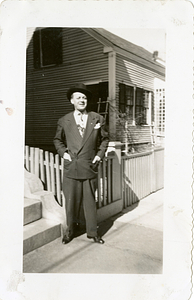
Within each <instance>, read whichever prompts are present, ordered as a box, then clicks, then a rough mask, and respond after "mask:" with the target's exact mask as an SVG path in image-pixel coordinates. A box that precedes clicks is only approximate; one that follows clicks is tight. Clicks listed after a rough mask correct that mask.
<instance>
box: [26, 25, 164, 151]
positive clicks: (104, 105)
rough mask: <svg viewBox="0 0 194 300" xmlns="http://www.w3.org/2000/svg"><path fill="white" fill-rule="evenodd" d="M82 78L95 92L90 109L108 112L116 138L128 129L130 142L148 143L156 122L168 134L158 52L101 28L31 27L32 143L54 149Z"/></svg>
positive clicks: (28, 104) (28, 71)
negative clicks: (68, 94) (58, 127)
mask: <svg viewBox="0 0 194 300" xmlns="http://www.w3.org/2000/svg"><path fill="white" fill-rule="evenodd" d="M155 54H156V53H155ZM78 82H82V83H84V84H86V85H87V86H88V88H89V89H91V91H92V92H93V98H92V101H91V102H90V103H89V104H88V109H89V110H94V111H98V112H99V113H101V114H104V116H105V118H106V120H107V123H108V125H109V133H110V138H111V140H114V141H115V140H117V141H122V142H123V141H125V139H124V137H125V135H126V132H127V142H128V143H129V144H145V143H146V144H148V143H150V142H151V128H152V129H153V124H155V128H154V129H155V132H159V133H160V134H161V135H163V133H164V121H165V98H164V97H165V96H164V82H165V67H164V65H162V64H160V63H159V62H157V57H156V56H155V55H153V54H152V53H150V52H148V51H147V50H145V49H143V48H142V47H139V46H137V45H134V44H132V43H130V42H128V41H126V40H124V39H122V38H120V37H118V36H116V35H114V34H112V33H110V32H108V31H106V30H104V29H102V28H100V29H99V28H68V27H65V28H53V27H48V28H28V30H27V57H26V124H25V126H26V128H25V132H26V141H25V143H26V144H27V145H29V146H33V147H39V148H42V149H44V150H49V151H55V150H54V147H53V137H54V135H55V131H56V125H57V120H58V119H59V118H60V117H62V116H63V115H64V114H66V113H69V112H70V111H72V109H73V107H72V105H71V103H70V102H69V101H68V99H67V97H66V92H67V89H68V88H69V87H70V86H72V85H73V84H75V83H78ZM161 112H162V114H161ZM125 113H126V115H125ZM123 116H125V117H123ZM124 118H125V119H126V118H127V120H128V122H125V121H124V122H123V120H124ZM122 122H123V123H122ZM126 124H127V126H126Z"/></svg>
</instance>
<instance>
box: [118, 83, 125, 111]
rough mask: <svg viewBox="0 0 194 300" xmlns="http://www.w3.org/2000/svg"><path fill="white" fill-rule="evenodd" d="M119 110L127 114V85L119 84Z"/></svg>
mask: <svg viewBox="0 0 194 300" xmlns="http://www.w3.org/2000/svg"><path fill="white" fill-rule="evenodd" d="M119 109H120V111H121V112H122V113H125V84H124V83H119Z"/></svg>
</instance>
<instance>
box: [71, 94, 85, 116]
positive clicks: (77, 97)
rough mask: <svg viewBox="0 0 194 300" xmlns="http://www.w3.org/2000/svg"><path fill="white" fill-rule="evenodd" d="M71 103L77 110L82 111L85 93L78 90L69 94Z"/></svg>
mask: <svg viewBox="0 0 194 300" xmlns="http://www.w3.org/2000/svg"><path fill="white" fill-rule="evenodd" d="M71 103H72V104H73V105H74V108H75V109H76V110H79V111H81V112H82V111H84V110H85V109H86V106H87V97H86V95H85V94H82V93H80V92H75V93H73V94H72V96H71Z"/></svg>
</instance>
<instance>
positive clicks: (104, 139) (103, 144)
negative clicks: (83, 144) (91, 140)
mask: <svg viewBox="0 0 194 300" xmlns="http://www.w3.org/2000/svg"><path fill="white" fill-rule="evenodd" d="M100 121H101V122H100V123H101V126H100V129H99V130H100V145H99V147H98V152H97V153H96V156H95V157H94V160H93V163H95V162H96V161H100V160H101V159H102V158H103V157H104V155H105V152H106V150H107V147H108V143H109V134H108V128H107V125H106V122H105V119H104V118H103V117H102V116H101V120H100Z"/></svg>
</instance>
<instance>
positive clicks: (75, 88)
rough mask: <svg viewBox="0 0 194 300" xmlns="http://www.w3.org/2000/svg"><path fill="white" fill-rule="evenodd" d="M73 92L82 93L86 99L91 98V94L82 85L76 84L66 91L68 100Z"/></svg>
mask: <svg viewBox="0 0 194 300" xmlns="http://www.w3.org/2000/svg"><path fill="white" fill-rule="evenodd" d="M75 92H80V93H83V94H85V95H86V96H87V99H88V100H90V99H91V98H92V92H91V91H90V90H88V89H87V87H86V85H85V84H83V83H77V84H75V85H74V86H72V87H70V88H69V89H68V91H67V98H68V99H69V100H70V99H71V95H72V94H73V93H75Z"/></svg>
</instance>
